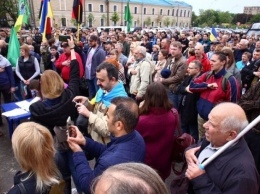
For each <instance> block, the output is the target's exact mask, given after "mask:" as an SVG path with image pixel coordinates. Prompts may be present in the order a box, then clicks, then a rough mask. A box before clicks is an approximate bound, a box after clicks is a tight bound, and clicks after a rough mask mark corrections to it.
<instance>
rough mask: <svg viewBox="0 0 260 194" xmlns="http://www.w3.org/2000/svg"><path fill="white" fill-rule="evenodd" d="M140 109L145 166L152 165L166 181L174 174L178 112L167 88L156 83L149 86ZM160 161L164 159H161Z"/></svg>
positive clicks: (138, 125) (139, 128)
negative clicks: (172, 158)
mask: <svg viewBox="0 0 260 194" xmlns="http://www.w3.org/2000/svg"><path fill="white" fill-rule="evenodd" d="M140 106H141V107H140V108H139V114H140V117H139V122H138V124H137V127H136V130H137V131H138V132H139V133H140V134H141V135H142V137H143V138H144V141H145V145H146V155H145V162H144V163H145V164H147V165H149V166H151V167H152V168H154V169H155V170H157V172H158V173H159V175H160V176H161V178H162V179H163V180H165V179H166V178H167V177H168V176H169V175H170V173H171V153H172V149H173V140H174V132H175V129H176V126H177V122H178V120H177V118H178V117H179V116H178V113H177V111H176V110H175V111H174V112H175V114H174V113H173V111H172V110H171V109H172V108H173V105H172V104H171V103H170V101H169V99H168V97H167V92H166V89H165V87H164V86H163V85H162V84H161V83H159V82H154V83H152V84H150V85H149V86H148V87H147V90H146V93H145V95H144V102H143V103H142V104H141V105H140ZM158 158H160V159H158Z"/></svg>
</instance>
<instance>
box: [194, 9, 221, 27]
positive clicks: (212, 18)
mask: <svg viewBox="0 0 260 194" xmlns="http://www.w3.org/2000/svg"><path fill="white" fill-rule="evenodd" d="M216 20H217V17H216V14H215V11H214V10H212V9H208V10H200V16H199V24H201V25H203V26H212V24H214V23H215V22H216ZM217 23H218V22H217Z"/></svg>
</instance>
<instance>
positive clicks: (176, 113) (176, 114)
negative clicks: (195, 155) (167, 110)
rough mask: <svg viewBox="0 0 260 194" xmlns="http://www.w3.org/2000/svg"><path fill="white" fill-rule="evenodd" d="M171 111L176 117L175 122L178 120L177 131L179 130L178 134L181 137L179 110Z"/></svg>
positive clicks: (173, 109)
mask: <svg viewBox="0 0 260 194" xmlns="http://www.w3.org/2000/svg"><path fill="white" fill-rule="evenodd" d="M171 111H172V113H173V115H174V117H175V120H176V122H177V125H176V127H177V129H178V133H179V135H181V134H182V132H181V127H180V120H179V115H178V112H177V110H176V109H175V108H172V109H171Z"/></svg>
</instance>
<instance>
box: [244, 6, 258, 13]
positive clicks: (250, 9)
mask: <svg viewBox="0 0 260 194" xmlns="http://www.w3.org/2000/svg"><path fill="white" fill-rule="evenodd" d="M244 14H252V15H256V14H260V6H246V7H244Z"/></svg>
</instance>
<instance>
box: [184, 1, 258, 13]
mask: <svg viewBox="0 0 260 194" xmlns="http://www.w3.org/2000/svg"><path fill="white" fill-rule="evenodd" d="M183 1H184V2H186V3H188V4H190V5H191V6H192V8H193V11H195V13H196V15H198V14H199V9H214V10H220V11H229V12H230V13H243V10H244V6H260V0H183Z"/></svg>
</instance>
